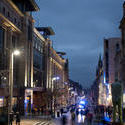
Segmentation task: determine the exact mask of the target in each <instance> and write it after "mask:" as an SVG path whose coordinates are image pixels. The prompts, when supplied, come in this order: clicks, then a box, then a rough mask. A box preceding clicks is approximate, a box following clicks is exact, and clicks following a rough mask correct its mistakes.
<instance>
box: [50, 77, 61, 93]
mask: <svg viewBox="0 0 125 125" xmlns="http://www.w3.org/2000/svg"><path fill="white" fill-rule="evenodd" d="M59 79H60V77H59V76H56V77H53V78H52V91H53V88H54V84H53V81H56V80H59Z"/></svg>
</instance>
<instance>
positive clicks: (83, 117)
mask: <svg viewBox="0 0 125 125" xmlns="http://www.w3.org/2000/svg"><path fill="white" fill-rule="evenodd" d="M77 119H78V123H84V121H85V115H81V114H79V115H78V118H77Z"/></svg>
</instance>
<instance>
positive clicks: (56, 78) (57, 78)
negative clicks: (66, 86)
mask: <svg viewBox="0 0 125 125" xmlns="http://www.w3.org/2000/svg"><path fill="white" fill-rule="evenodd" d="M59 79H60V78H59V76H57V77H53V78H52V81H54V80H59Z"/></svg>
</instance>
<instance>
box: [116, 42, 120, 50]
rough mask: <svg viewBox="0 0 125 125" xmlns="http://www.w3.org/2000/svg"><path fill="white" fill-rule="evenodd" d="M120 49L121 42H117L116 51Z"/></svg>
mask: <svg viewBox="0 0 125 125" xmlns="http://www.w3.org/2000/svg"><path fill="white" fill-rule="evenodd" d="M119 51H120V47H119V44H118V43H117V44H116V52H119Z"/></svg>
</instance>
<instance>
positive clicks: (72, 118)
mask: <svg viewBox="0 0 125 125" xmlns="http://www.w3.org/2000/svg"><path fill="white" fill-rule="evenodd" d="M71 120H72V125H74V124H75V112H71Z"/></svg>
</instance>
